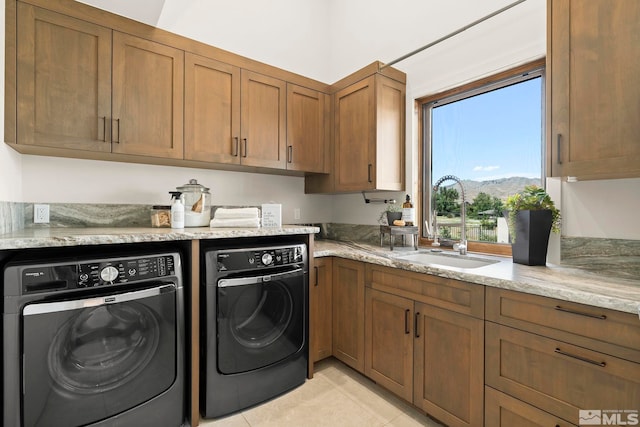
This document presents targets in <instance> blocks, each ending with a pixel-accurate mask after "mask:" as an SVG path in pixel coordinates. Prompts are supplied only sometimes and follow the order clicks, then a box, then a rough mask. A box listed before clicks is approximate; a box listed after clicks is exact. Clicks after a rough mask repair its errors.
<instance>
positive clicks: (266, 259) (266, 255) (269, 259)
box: [262, 252, 273, 265]
mask: <svg viewBox="0 0 640 427" xmlns="http://www.w3.org/2000/svg"><path fill="white" fill-rule="evenodd" d="M272 262H273V257H272V256H271V254H270V253H268V252H265V253H263V254H262V264H263V265H269V264H271V263H272Z"/></svg>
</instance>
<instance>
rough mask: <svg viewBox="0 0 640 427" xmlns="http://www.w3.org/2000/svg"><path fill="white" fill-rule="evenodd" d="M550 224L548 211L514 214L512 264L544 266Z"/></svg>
mask: <svg viewBox="0 0 640 427" xmlns="http://www.w3.org/2000/svg"><path fill="white" fill-rule="evenodd" d="M552 224H553V216H552V213H551V211H550V210H538V211H519V212H516V221H515V229H516V237H515V242H513V243H512V244H511V250H512V252H513V262H515V263H518V264H525V265H546V263H547V249H548V247H549V234H550V233H551V226H552Z"/></svg>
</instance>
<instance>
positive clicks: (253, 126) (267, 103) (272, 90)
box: [240, 70, 287, 169]
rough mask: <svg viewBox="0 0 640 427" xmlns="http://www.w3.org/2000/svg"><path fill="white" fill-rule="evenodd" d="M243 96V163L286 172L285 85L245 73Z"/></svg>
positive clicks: (262, 76) (269, 78) (243, 75)
mask: <svg viewBox="0 0 640 427" xmlns="http://www.w3.org/2000/svg"><path fill="white" fill-rule="evenodd" d="M240 93H241V94H240V96H241V99H242V101H241V108H240V110H241V113H240V116H241V121H240V156H241V159H240V163H241V164H243V165H247V166H261V167H267V168H276V169H285V167H286V149H287V147H286V144H287V134H286V131H287V130H286V119H287V117H286V102H287V85H286V82H285V81H283V80H280V79H276V78H274V77H270V76H266V75H263V74H259V73H255V72H253V71H248V70H242V72H241V89H240Z"/></svg>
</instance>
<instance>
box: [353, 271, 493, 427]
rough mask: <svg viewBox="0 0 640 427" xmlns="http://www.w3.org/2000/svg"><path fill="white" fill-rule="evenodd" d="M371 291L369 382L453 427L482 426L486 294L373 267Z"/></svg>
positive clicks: (450, 282) (453, 283) (464, 285)
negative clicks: (484, 307)
mask: <svg viewBox="0 0 640 427" xmlns="http://www.w3.org/2000/svg"><path fill="white" fill-rule="evenodd" d="M366 286H367V288H366V317H365V318H366V321H365V374H366V375H367V376H369V377H371V378H372V379H373V380H374V381H376V382H377V383H378V384H380V385H382V386H384V387H386V388H388V389H389V390H391V391H392V392H394V393H396V394H397V395H399V396H401V397H402V398H404V399H406V400H408V401H409V402H412V403H413V404H414V405H415V406H418V407H419V408H421V409H423V410H424V411H425V412H427V413H428V414H430V415H432V416H433V417H435V418H437V419H438V420H440V421H442V422H444V423H445V424H447V425H449V426H478V425H482V423H483V409H484V408H483V392H484V375H483V371H484V362H483V360H484V322H483V320H482V316H483V312H484V311H483V306H484V287H483V286H481V285H472V284H468V283H464V282H459V281H456V280H451V279H444V278H440V277H435V276H429V275H424V274H419V273H412V272H406V271H402V270H396V269H392V268H388V267H381V266H377V265H369V264H368V265H367V267H366ZM476 316H477V317H476Z"/></svg>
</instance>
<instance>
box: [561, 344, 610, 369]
mask: <svg viewBox="0 0 640 427" xmlns="http://www.w3.org/2000/svg"><path fill="white" fill-rule="evenodd" d="M555 352H556V353H558V354H560V355H562V356H566V357H571V358H573V359H577V360H580V361H582V362H587V363H590V364H592V365H596V366H600V367H601V368H604V367H605V366H607V363H606V362H596V361H595V360H591V359H587V358H586V357H582V356H576V355H575V354H570V353H566V352H564V351H562V350H560V349H559V348H556V349H555Z"/></svg>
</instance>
